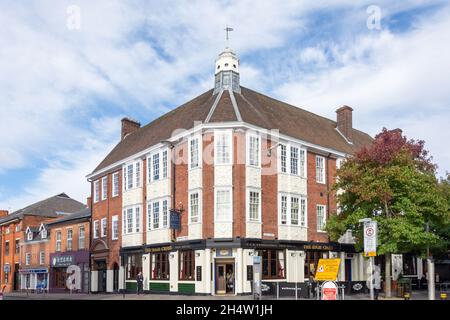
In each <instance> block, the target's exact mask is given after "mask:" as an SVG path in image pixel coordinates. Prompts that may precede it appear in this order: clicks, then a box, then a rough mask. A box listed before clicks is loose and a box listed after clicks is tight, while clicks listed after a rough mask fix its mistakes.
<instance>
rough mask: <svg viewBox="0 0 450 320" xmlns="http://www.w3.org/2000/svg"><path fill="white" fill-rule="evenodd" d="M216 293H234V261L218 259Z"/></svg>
mask: <svg viewBox="0 0 450 320" xmlns="http://www.w3.org/2000/svg"><path fill="white" fill-rule="evenodd" d="M215 271H216V294H219V295H221V294H222V295H223V294H234V292H235V276H234V261H233V260H227V261H220V260H216V270H215Z"/></svg>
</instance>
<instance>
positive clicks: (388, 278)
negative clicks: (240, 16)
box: [385, 253, 392, 298]
mask: <svg viewBox="0 0 450 320" xmlns="http://www.w3.org/2000/svg"><path fill="white" fill-rule="evenodd" d="M385 261H386V264H385V274H386V279H385V283H386V286H385V288H386V290H385V296H386V298H390V297H391V296H392V293H391V254H390V253H386V254H385Z"/></svg>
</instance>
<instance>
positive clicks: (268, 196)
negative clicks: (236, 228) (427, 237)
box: [261, 139, 278, 240]
mask: <svg viewBox="0 0 450 320" xmlns="http://www.w3.org/2000/svg"><path fill="white" fill-rule="evenodd" d="M271 146H272V142H271V141H268V140H267V139H262V143H261V164H262V166H261V167H262V171H261V191H262V192H261V194H262V198H261V200H262V201H261V206H262V208H261V213H262V222H263V225H262V227H263V228H262V235H263V238H264V239H271V240H273V239H276V238H278V175H277V150H276V148H274V149H272V152H271V156H270V157H269V156H268V154H267V150H268V149H269V148H270V147H271ZM264 233H272V234H274V236H273V237H272V236H269V237H265V236H264Z"/></svg>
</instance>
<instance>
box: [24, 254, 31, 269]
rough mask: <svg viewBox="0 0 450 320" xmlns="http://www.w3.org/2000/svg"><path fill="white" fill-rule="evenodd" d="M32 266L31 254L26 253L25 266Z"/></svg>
mask: <svg viewBox="0 0 450 320" xmlns="http://www.w3.org/2000/svg"><path fill="white" fill-rule="evenodd" d="M30 264H31V253H29V252H27V253H25V265H26V266H29V265H30Z"/></svg>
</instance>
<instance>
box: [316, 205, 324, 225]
mask: <svg viewBox="0 0 450 320" xmlns="http://www.w3.org/2000/svg"><path fill="white" fill-rule="evenodd" d="M325 223H326V206H324V205H321V204H318V205H317V231H325Z"/></svg>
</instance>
